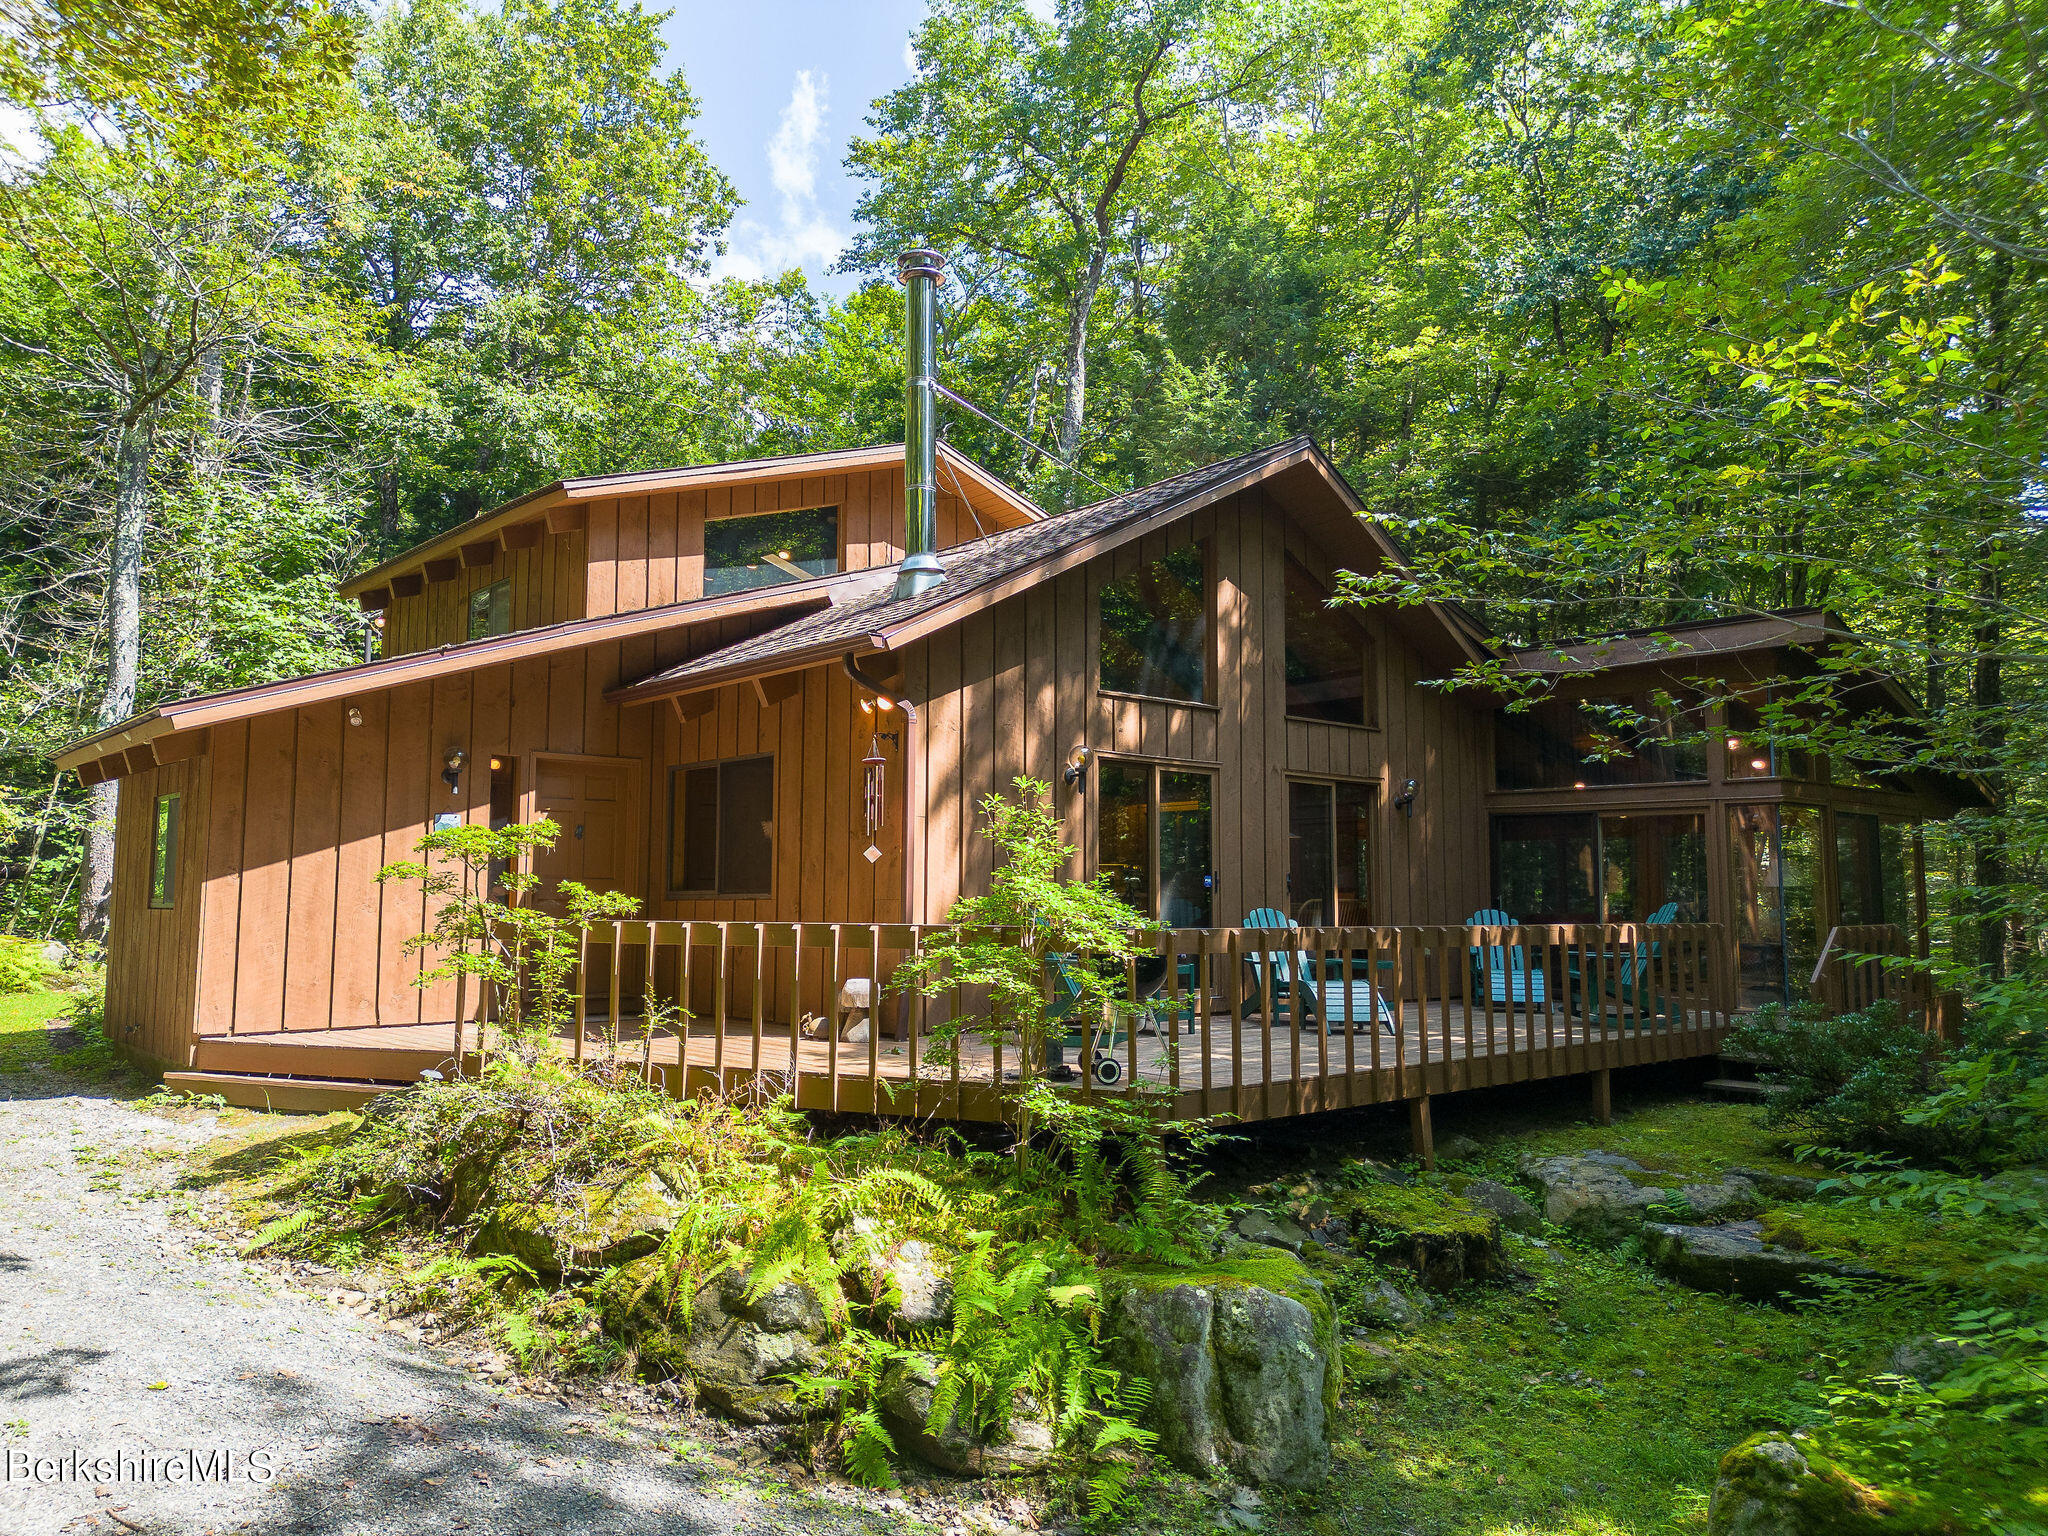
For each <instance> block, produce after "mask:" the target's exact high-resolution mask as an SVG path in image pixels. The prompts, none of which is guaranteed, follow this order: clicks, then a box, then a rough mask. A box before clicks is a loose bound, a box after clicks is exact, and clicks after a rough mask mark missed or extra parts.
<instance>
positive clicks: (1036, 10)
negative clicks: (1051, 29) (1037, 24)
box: [1024, 0, 1060, 26]
mask: <svg viewBox="0 0 2048 1536" xmlns="http://www.w3.org/2000/svg"><path fill="white" fill-rule="evenodd" d="M1024 9H1025V10H1027V11H1029V12H1030V13H1031V14H1032V15H1033V16H1036V17H1037V18H1038V19H1039V20H1040V21H1042V22H1044V23H1045V24H1046V25H1047V26H1051V25H1052V24H1053V23H1054V22H1055V21H1058V20H1059V16H1060V8H1059V3H1058V0H1024Z"/></svg>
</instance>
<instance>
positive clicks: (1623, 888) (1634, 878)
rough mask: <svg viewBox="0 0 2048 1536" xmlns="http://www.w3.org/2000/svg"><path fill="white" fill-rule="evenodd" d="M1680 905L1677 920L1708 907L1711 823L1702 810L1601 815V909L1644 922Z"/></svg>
mask: <svg viewBox="0 0 2048 1536" xmlns="http://www.w3.org/2000/svg"><path fill="white" fill-rule="evenodd" d="M1673 905H1675V906H1676V907H1677V908H1678V914H1677V920H1678V921H1679V922H1681V923H1696V922H1699V921H1701V920H1702V919H1703V918H1704V917H1705V916H1706V911H1707V828H1706V820H1705V818H1704V817H1701V816H1697V815H1690V816H1688V815H1677V816H1670V815H1660V816H1650V815H1641V814H1638V813H1636V812H1633V811H1629V812H1624V813H1622V814H1619V815H1614V816H1602V817H1601V818H1600V911H1601V914H1602V920H1603V921H1605V922H1610V923H1639V922H1641V921H1643V919H1644V918H1646V917H1648V916H1649V915H1650V914H1651V913H1652V912H1656V911H1659V910H1660V909H1662V908H1664V907H1667V906H1673Z"/></svg>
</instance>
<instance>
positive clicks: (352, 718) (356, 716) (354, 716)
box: [348, 704, 363, 725]
mask: <svg viewBox="0 0 2048 1536" xmlns="http://www.w3.org/2000/svg"><path fill="white" fill-rule="evenodd" d="M348 723H349V724H350V725H361V724H362V723H363V712H362V711H361V710H360V709H358V708H356V706H355V705H353V704H351V705H349V707H348Z"/></svg>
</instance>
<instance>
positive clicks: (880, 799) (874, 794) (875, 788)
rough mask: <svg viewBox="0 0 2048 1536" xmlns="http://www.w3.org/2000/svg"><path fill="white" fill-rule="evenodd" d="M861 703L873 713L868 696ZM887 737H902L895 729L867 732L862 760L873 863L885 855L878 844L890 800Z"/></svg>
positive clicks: (863, 710)
mask: <svg viewBox="0 0 2048 1536" xmlns="http://www.w3.org/2000/svg"><path fill="white" fill-rule="evenodd" d="M860 707H861V710H862V712H863V713H866V714H872V712H873V706H872V705H870V704H869V703H868V701H867V700H866V699H863V700H861V705H860ZM885 737H886V738H887V739H888V740H890V741H894V742H899V743H900V742H901V740H902V738H901V737H900V736H898V735H897V733H896V732H894V731H874V732H871V733H870V734H869V736H868V755H867V756H866V757H864V758H862V759H861V760H860V765H861V768H862V770H863V779H864V783H863V786H862V809H863V810H864V811H865V813H866V816H867V829H868V846H867V860H868V862H869V863H870V864H873V863H876V862H877V861H878V860H880V858H881V857H882V850H881V848H880V847H879V846H878V844H877V842H876V839H877V838H879V837H880V835H881V831H882V819H883V815H884V807H885V806H886V805H887V804H888V801H887V800H886V799H885V798H884V795H885V792H886V790H885V775H886V773H887V771H888V762H889V760H888V759H887V758H885V757H884V756H882V741H883V738H885Z"/></svg>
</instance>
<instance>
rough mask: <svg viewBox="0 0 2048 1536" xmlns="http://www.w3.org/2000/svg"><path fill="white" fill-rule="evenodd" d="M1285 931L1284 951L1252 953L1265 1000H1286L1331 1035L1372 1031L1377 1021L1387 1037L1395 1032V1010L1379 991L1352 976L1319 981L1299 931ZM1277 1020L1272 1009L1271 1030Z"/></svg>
mask: <svg viewBox="0 0 2048 1536" xmlns="http://www.w3.org/2000/svg"><path fill="white" fill-rule="evenodd" d="M1246 926H1247V927H1250V926H1252V925H1251V924H1246ZM1285 931H1286V936H1287V942H1286V947H1285V948H1284V949H1261V950H1256V951H1254V952H1253V955H1252V968H1253V969H1254V970H1255V971H1257V972H1258V973H1259V990H1260V992H1261V994H1262V995H1263V996H1265V997H1267V998H1279V997H1286V998H1288V999H1289V1000H1291V1001H1292V1002H1293V1003H1294V1004H1295V1006H1297V1007H1299V1008H1300V1009H1301V1010H1302V1012H1303V1014H1304V1016H1305V1017H1306V1018H1307V1019H1308V1020H1309V1022H1310V1023H1311V1024H1313V1025H1315V1026H1316V1027H1317V1028H1319V1029H1323V1030H1326V1031H1328V1032H1329V1033H1332V1034H1338V1033H1341V1032H1343V1031H1344V1030H1347V1029H1351V1030H1357V1029H1370V1028H1371V1027H1372V1025H1373V1022H1374V1020H1375V1019H1377V1020H1378V1022H1379V1024H1380V1025H1381V1027H1383V1028H1384V1029H1385V1030H1386V1031H1387V1033H1388V1034H1392V1033H1393V1032H1394V1013H1393V1010H1392V1009H1391V1008H1389V1007H1388V1006H1387V1000H1386V998H1385V997H1384V996H1382V995H1381V993H1380V992H1379V990H1378V988H1376V987H1374V986H1373V984H1372V983H1371V982H1370V981H1359V980H1354V979H1353V978H1351V977H1349V976H1318V975H1317V974H1316V965H1315V958H1314V956H1312V955H1310V954H1309V952H1308V951H1307V950H1305V949H1302V948H1300V947H1299V944H1300V938H1299V934H1300V930H1299V929H1298V928H1294V927H1292V926H1290V927H1288V928H1287V929H1286V930H1285ZM1278 1016H1279V1015H1278V1010H1277V1008H1275V1009H1269V1010H1268V1011H1267V1012H1266V1015H1265V1017H1266V1022H1267V1023H1269V1024H1270V1023H1272V1022H1274V1021H1275V1020H1276V1019H1277V1018H1278Z"/></svg>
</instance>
